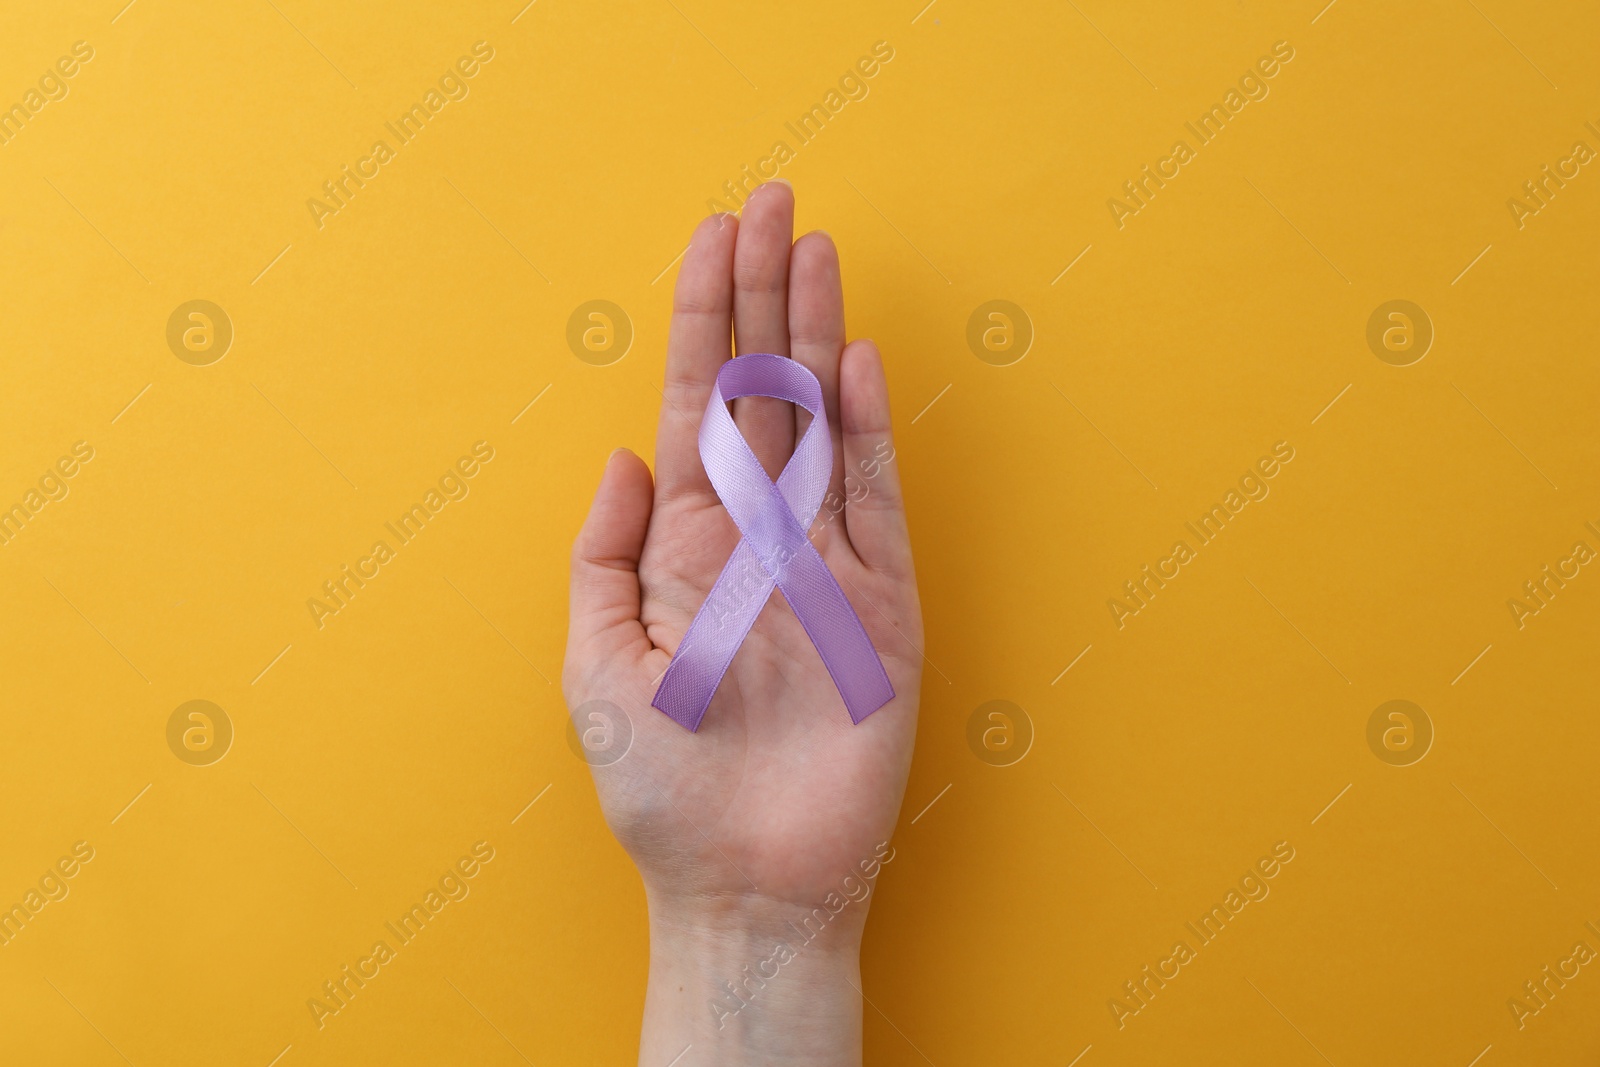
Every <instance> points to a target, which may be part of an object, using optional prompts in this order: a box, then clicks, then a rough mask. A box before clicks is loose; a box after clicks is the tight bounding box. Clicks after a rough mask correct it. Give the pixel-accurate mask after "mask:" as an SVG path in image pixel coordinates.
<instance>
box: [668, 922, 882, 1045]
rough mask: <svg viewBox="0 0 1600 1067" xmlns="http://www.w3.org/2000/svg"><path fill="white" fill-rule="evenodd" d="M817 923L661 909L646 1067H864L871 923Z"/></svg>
mask: <svg viewBox="0 0 1600 1067" xmlns="http://www.w3.org/2000/svg"><path fill="white" fill-rule="evenodd" d="M806 914H807V913H806V912H805V911H804V910H803V909H801V908H798V907H783V906H779V905H766V904H763V905H756V906H751V905H747V904H745V903H743V902H740V903H733V904H723V905H708V904H694V905H688V906H686V905H683V904H673V905H666V904H662V903H659V902H658V901H655V900H652V901H651V906H650V985H649V990H648V992H647V994H646V996H645V1009H644V1027H643V1034H642V1035H641V1038H640V1042H639V1064H640V1067H668V1065H669V1064H672V1065H673V1067H714V1065H715V1067H720V1065H725V1064H726V1065H732V1064H739V1065H746V1064H760V1065H768V1064H771V1065H778V1067H856V1065H858V1064H860V1063H861V995H860V993H858V992H857V990H858V989H860V986H861V969H860V958H861V953H860V947H861V926H862V923H861V921H860V920H861V919H864V915H851V916H841V917H840V918H841V919H843V920H844V921H840V922H829V923H827V924H826V925H825V926H824V925H823V924H820V923H817V922H816V921H815V920H813V923H812V924H810V925H807V924H806V923H805V922H803V919H804V918H805V916H806ZM686 1048H687V1049H690V1050H691V1051H689V1052H688V1054H687V1055H683V1053H684V1051H685V1049H686ZM680 1055H681V1056H682V1059H676V1058H677V1057H679V1056H680Z"/></svg>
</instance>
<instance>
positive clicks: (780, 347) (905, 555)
mask: <svg viewBox="0 0 1600 1067" xmlns="http://www.w3.org/2000/svg"><path fill="white" fill-rule="evenodd" d="M793 225H794V197H793V194H792V192H791V191H790V189H789V187H788V185H787V184H786V183H782V182H772V183H768V184H766V185H763V186H762V187H761V188H760V189H758V190H757V191H756V192H755V193H754V194H753V195H752V197H751V198H750V201H749V202H748V203H747V204H746V205H745V209H744V218H743V220H742V221H741V220H740V219H738V218H736V217H734V216H732V215H716V216H712V217H711V218H708V219H706V220H704V221H703V222H702V223H701V224H700V225H699V227H698V228H697V229H696V230H695V233H694V237H693V240H692V241H691V243H690V246H689V250H688V252H687V253H686V254H685V256H684V261H683V266H682V268H681V270H680V272H679V275H678V282H677V291H676V294H675V297H674V303H673V315H672V330H671V335H670V339H669V341H668V351H667V368H666V381H665V385H664V387H663V403H662V405H661V421H660V426H659V429H658V432H657V441H656V474H655V479H654V482H653V483H652V479H651V475H650V470H649V468H647V467H646V466H645V464H644V462H643V461H642V460H640V459H639V458H638V457H637V456H635V455H633V454H632V453H631V452H628V451H626V450H618V451H617V452H616V453H614V454H613V455H612V456H611V458H610V460H609V461H608V462H607V464H606V469H605V473H604V475H603V476H602V478H601V482H600V488H599V490H598V491H597V492H596V494H595V500H594V504H593V506H592V507H591V509H590V512H589V517H588V520H587V521H586V522H585V523H584V526H583V530H582V532H581V533H580V534H579V535H578V539H577V543H576V544H575V545H574V548H573V558H572V601H571V621H570V627H569V633H568V639H567V656H566V664H565V667H564V669H563V672H562V688H563V691H564V693H565V696H566V699H567V706H568V708H569V709H572V710H573V712H574V713H575V717H576V718H577V720H578V721H577V722H576V725H577V728H578V730H579V731H580V733H581V732H582V731H584V730H585V729H587V728H589V727H591V726H592V725H593V723H592V722H590V721H587V720H586V715H585V713H584V711H583V708H584V705H586V704H589V703H590V702H591V701H605V702H608V703H609V704H610V705H613V706H614V707H613V708H607V709H606V711H605V713H606V714H609V715H611V716H616V715H617V714H618V713H619V711H620V714H621V715H623V716H625V717H626V720H627V723H628V725H630V726H631V731H632V738H633V739H632V746H631V748H630V749H629V751H628V752H627V754H626V755H625V756H624V757H622V758H621V759H620V760H617V761H616V762H615V763H611V764H609V765H603V766H601V765H596V766H594V767H593V771H594V779H595V787H596V789H597V790H598V792H599V795H600V803H601V807H602V808H603V809H604V811H605V816H606V820H607V822H608V823H609V824H610V826H611V829H612V831H613V833H615V834H616V836H617V839H618V840H619V841H620V842H621V843H622V845H623V847H624V848H625V849H626V850H627V851H628V853H629V855H630V856H632V858H633V860H634V862H635V863H636V864H637V865H638V867H639V872H640V875H641V877H642V878H643V881H644V886H645V893H646V897H647V900H648V902H649V908H650V921H651V942H652V951H651V979H650V990H649V995H648V998H647V1003H646V1009H645V1027H644V1031H645V1032H644V1038H643V1041H642V1046H641V1058H640V1062H641V1063H642V1064H643V1063H648V1064H651V1065H652V1067H664V1065H665V1064H666V1063H668V1062H669V1061H670V1060H671V1059H672V1058H673V1057H674V1056H676V1055H677V1054H678V1053H679V1052H680V1051H681V1050H682V1049H683V1046H684V1045H685V1044H688V1043H691V1042H692V1043H693V1044H694V1046H695V1049H696V1052H695V1055H694V1060H693V1062H695V1063H713V1062H721V1061H722V1060H721V1058H719V1056H718V1054H717V1052H716V1050H718V1049H720V1050H721V1055H722V1056H725V1057H726V1058H727V1062H751V1061H752V1060H760V1062H768V1063H776V1062H784V1063H791V1062H792V1063H841V1062H846V1063H854V1062H859V1058H860V1025H861V1024H860V1012H861V1007H860V998H859V994H858V988H859V984H860V978H859V971H858V968H857V959H858V951H859V944H860V934H861V928H862V923H863V922H864V920H865V917H866V910H867V903H868V901H866V900H862V901H859V902H857V901H853V900H851V901H850V902H849V903H847V904H846V906H844V907H843V908H842V909H841V910H839V911H838V912H837V913H836V914H834V913H832V912H831V911H830V910H829V909H826V908H824V912H825V914H828V915H829V921H828V922H827V923H826V926H825V928H824V929H823V930H822V932H821V933H820V934H818V935H815V937H814V940H812V941H810V942H805V941H802V940H801V937H800V936H799V934H797V931H796V929H794V928H791V927H789V926H788V925H786V924H787V923H788V922H791V921H792V922H793V923H794V924H795V927H800V926H801V921H802V919H804V918H805V917H807V916H810V915H811V914H812V911H813V909H815V908H823V907H824V901H825V899H827V898H828V897H829V894H830V893H831V894H834V895H835V899H836V900H837V899H845V900H849V899H850V898H849V896H848V895H847V893H848V892H849V890H848V889H847V886H846V883H845V879H846V878H851V879H852V881H851V882H850V883H849V885H855V886H859V885H860V884H861V883H862V882H863V881H866V882H867V884H869V885H870V880H869V879H866V878H865V877H864V875H865V874H866V873H867V872H871V873H873V874H875V873H876V871H877V868H878V864H879V861H880V860H881V859H882V858H883V856H884V850H882V849H880V845H883V844H884V843H886V842H887V841H888V840H889V838H890V836H891V834H892V832H893V829H894V825H895V821H896V819H897V816H898V812H899V809H900V800H901V796H902V794H903V793H904V790H905V783H906V775H907V773H908V771H909V768H910V762H911V748H912V741H913V738H914V735H915V732H916V717H917V703H918V699H919V693H920V688H921V673H922V654H921V648H922V617H921V609H920V606H919V604H918V601H917V587H916V577H915V573H914V571H913V568H912V562H911V548H910V543H909V539H908V537H907V532H906V520H905V512H904V508H903V506H902V500H901V495H900V483H899V477H898V468H897V464H896V461H895V458H894V457H895V454H894V446H893V441H892V437H891V434H890V423H889V398H888V388H887V384H886V382H885V380H884V374H883V364H882V362H881V360H880V359H879V356H878V352H877V349H876V348H875V347H874V346H873V344H872V342H870V341H854V342H851V343H850V344H849V345H846V344H845V332H844V330H845V324H844V296H843V291H842V288H841V285H840V280H839V259H838V253H837V251H836V250H835V248H834V246H833V241H832V240H831V239H830V238H829V237H828V235H827V234H825V233H821V232H817V233H809V234H806V235H805V236H803V237H801V238H800V240H799V241H796V242H794V244H793V247H792V248H791V246H790V241H791V239H792V232H793ZM730 331H731V333H732V335H733V338H734V348H735V349H736V351H737V353H738V354H740V355H742V354H745V353H749V352H771V353H774V354H777V355H781V356H789V357H792V358H794V359H796V360H799V361H800V362H801V363H802V364H804V365H805V366H806V367H807V368H808V369H810V370H811V372H812V373H813V374H815V375H816V376H817V378H818V379H819V380H820V381H821V383H822V390H823V395H824V398H825V402H826V407H827V415H828V426H829V430H830V431H831V433H832V435H833V454H834V467H833V480H832V486H831V490H830V493H829V495H828V498H827V501H826V502H825V503H824V505H823V509H822V511H821V512H820V513H819V515H818V517H817V520H816V521H815V522H814V523H813V524H812V528H811V539H812V543H813V544H814V545H815V546H816V548H817V551H818V552H819V553H821V555H822V558H823V559H824V560H825V561H826V562H827V564H828V567H829V569H830V570H831V571H832V572H833V574H834V576H835V577H836V578H837V579H838V582H839V585H840V588H842V589H843V590H844V593H845V595H846V596H847V597H849V599H850V602H851V604H852V605H853V606H854V608H855V610H856V613H857V614H858V615H859V616H860V617H861V621H862V623H863V625H864V626H865V627H866V630H867V634H868V636H869V637H870V638H871V639H872V643H873V646H874V647H875V648H876V649H877V651H878V654H879V656H880V658H881V659H882V661H883V664H884V667H885V669H886V670H887V671H888V673H889V678H890V681H891V682H892V683H893V685H894V690H895V694H896V695H895V698H894V699H893V700H892V701H890V703H888V704H887V705H885V706H884V707H882V708H880V709H879V710H878V711H876V712H875V713H873V714H872V715H869V716H868V717H867V718H866V719H865V720H864V721H863V722H862V723H861V724H860V725H852V723H851V721H850V717H849V715H848V713H847V712H846V711H845V707H844V703H843V701H842V700H841V698H840V696H839V694H838V691H837V690H836V689H835V688H834V685H833V681H832V679H831V678H830V677H829V676H828V673H827V670H826V669H825V668H824V667H823V664H822V660H821V657H820V656H819V655H818V653H817V651H816V649H815V648H814V647H813V646H812V644H811V642H810V640H809V639H808V638H807V637H806V634H805V631H804V630H803V629H802V627H801V625H800V622H799V620H798V619H797V618H796V617H795V615H794V612H793V611H792V610H790V608H789V606H788V604H787V602H785V601H784V599H783V596H782V594H781V593H776V594H775V595H773V596H772V597H771V599H770V600H769V601H768V603H767V604H766V607H765V608H764V609H763V611H762V613H761V615H760V617H759V618H758V619H757V620H756V623H755V626H754V627H753V628H752V629H751V631H750V634H749V636H748V637H747V638H746V639H745V642H744V644H743V645H742V646H741V647H740V649H739V651H738V653H737V655H736V656H735V657H734V660H733V664H732V666H731V668H730V669H729V671H728V673H727V675H726V676H725V677H724V678H723V680H722V684H721V686H720V688H719V689H718V690H717V694H716V696H715V698H714V699H713V700H712V702H711V706H710V708H709V710H708V711H707V712H706V715H705V718H704V720H703V721H702V723H701V726H700V729H699V732H698V733H693V734H691V733H689V732H688V731H686V730H684V729H683V728H682V727H680V726H678V725H677V724H676V723H674V722H673V721H672V720H671V719H669V718H667V716H666V715H664V714H662V713H661V712H659V711H657V710H656V709H655V708H653V707H651V706H650V700H651V697H652V696H653V695H654V693H655V688H656V684H657V682H658V680H659V679H660V677H661V675H662V673H663V672H664V671H665V670H666V669H667V664H668V663H669V662H670V661H671V656H672V652H673V651H674V650H675V649H676V648H677V647H678V642H679V641H680V640H682V638H683V635H684V632H685V631H686V630H687V629H688V627H689V623H690V621H691V620H692V619H693V618H694V615H695V612H696V611H698V610H699V608H700V605H701V604H702V603H703V602H704V600H705V599H706V595H707V593H708V592H709V591H710V589H711V586H712V583H713V582H714V581H715V580H716V578H717V575H718V574H719V573H720V572H721V570H722V567H723V565H724V564H725V563H726V562H727V560H728V557H729V555H730V554H731V553H732V551H733V548H734V546H735V545H736V544H737V543H738V541H739V538H740V534H739V531H738V529H737V527H735V526H734V524H733V522H732V520H730V519H729V518H728V515H727V512H726V511H725V510H724V509H723V506H722V504H721V502H720V501H719V500H718V498H717V495H716V492H715V491H714V490H713V488H712V486H711V483H710V481H709V480H708V479H707V477H706V473H705V470H704V467H703V466H702V464H701V460H700V453H699V445H698V441H697V436H696V435H697V434H698V432H699V427H700V419H701V416H702V414H703V412H704V410H705V406H706V402H707V399H708V397H709V396H710V393H711V388H712V384H713V381H714V379H715V377H716V374H717V371H718V369H719V368H720V367H721V365H722V363H723V361H725V360H726V359H728V358H729V350H728V349H729V345H728V338H729V334H730ZM733 414H734V421H735V422H736V423H737V424H738V426H739V428H740V431H741V432H742V433H743V434H744V437H745V440H746V441H748V442H749V443H750V446H751V448H752V450H753V451H754V452H755V454H756V456H757V458H758V459H760V460H761V462H762V465H763V467H765V469H766V470H767V473H768V475H769V476H770V477H772V478H774V479H775V478H776V477H777V476H778V473H779V472H780V471H781V470H782V469H783V465H784V463H785V462H786V461H787V460H788V458H789V455H790V453H791V452H792V450H793V447H794V442H795V440H796V439H797V438H798V436H799V434H800V433H803V432H804V430H805V428H806V426H808V425H809V424H810V415H809V414H808V413H806V412H805V411H804V410H801V409H798V408H795V407H793V406H791V405H789V404H787V403H784V402H782V401H777V400H773V399H770V398H767V397H747V398H741V399H738V400H736V401H734V405H733ZM847 476H848V478H847ZM841 506H842V510H838V509H840V508H841ZM835 511H837V514H835ZM594 707H599V708H605V705H594ZM890 855H891V856H892V853H890ZM814 925H817V926H821V925H822V924H821V923H820V922H817V923H814ZM779 941H785V942H787V943H788V945H789V947H790V948H792V949H793V950H794V956H793V958H792V959H790V960H788V961H786V962H782V963H781V964H779V963H772V962H765V961H769V960H771V959H772V958H773V956H774V950H775V945H776V944H777V942H779ZM747 965H748V967H749V968H750V969H749V970H748V971H746V970H745V969H744V968H745V967H746V966H747ZM758 965H760V966H758ZM775 966H776V967H777V969H778V973H777V975H776V976H774V977H766V978H764V979H762V978H758V979H757V981H756V982H754V983H749V984H743V983H744V979H745V978H746V976H747V975H752V974H758V973H759V974H765V975H769V976H770V975H771V974H772V970H773V968H774V967H775ZM724 981H726V982H730V983H734V987H735V990H736V991H737V992H739V993H742V994H743V995H742V996H735V995H733V994H732V993H730V991H729V990H728V989H725V988H724V987H723V986H722V984H721V983H723V982H724ZM719 999H720V1001H721V1002H722V1004H723V1006H724V1010H723V1011H722V1012H720V1013H719V1012H718V1010H717V1008H716V1007H715V1005H714V1001H716V1000H719ZM741 1004H743V1005H744V1006H742V1007H741ZM852 1045H853V1048H854V1051H853V1052H852V1051H851V1049H850V1046H852Z"/></svg>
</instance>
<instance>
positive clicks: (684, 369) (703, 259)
mask: <svg viewBox="0 0 1600 1067" xmlns="http://www.w3.org/2000/svg"><path fill="white" fill-rule="evenodd" d="M738 233H739V220H738V218H737V217H736V216H734V215H712V216H710V217H709V218H707V219H704V220H702V221H701V223H700V225H699V226H697V227H696V228H695V231H694V236H693V237H692V238H690V240H689V250H688V251H687V252H686V253H684V257H683V266H682V267H681V268H680V269H679V271H678V281H677V286H676V288H675V289H674V291H673V296H672V328H671V331H670V333H669V334H668V337H667V371H666V380H665V382H664V383H663V385H662V390H661V397H662V402H661V422H660V425H659V426H658V427H657V429H656V501H657V502H658V503H659V502H662V501H667V500H672V499H675V498H677V497H682V496H686V495H691V494H696V493H708V494H709V493H712V492H713V490H712V488H711V482H710V480H709V479H708V478H707V477H706V472H705V467H704V466H702V465H701V462H700V443H699V436H700V418H701V416H702V415H703V414H704V413H705V409H706V401H707V400H709V399H710V397H711V387H712V384H713V383H714V382H715V381H716V377H717V371H718V370H719V369H720V368H721V366H722V364H723V363H724V362H726V361H727V359H728V357H729V353H730V349H731V344H732V341H731V338H732V334H733V247H734V241H735V238H737V236H738Z"/></svg>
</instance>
